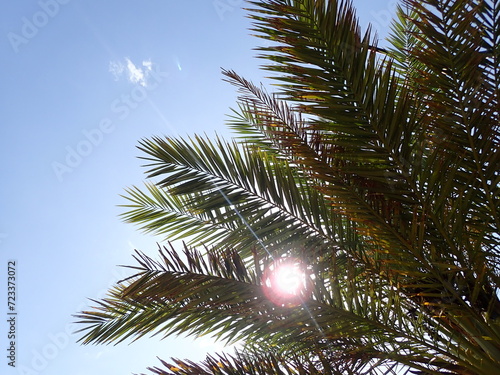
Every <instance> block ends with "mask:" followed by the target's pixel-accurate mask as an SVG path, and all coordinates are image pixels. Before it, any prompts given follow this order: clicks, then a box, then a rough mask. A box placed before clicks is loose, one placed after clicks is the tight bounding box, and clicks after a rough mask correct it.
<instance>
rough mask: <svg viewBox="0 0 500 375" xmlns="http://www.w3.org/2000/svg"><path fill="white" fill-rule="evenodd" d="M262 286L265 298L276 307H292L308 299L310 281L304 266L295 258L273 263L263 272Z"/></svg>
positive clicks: (310, 286)
mask: <svg viewBox="0 0 500 375" xmlns="http://www.w3.org/2000/svg"><path fill="white" fill-rule="evenodd" d="M262 285H263V289H264V294H265V295H266V297H267V298H268V299H269V300H270V301H272V302H273V303H274V304H276V305H278V306H286V307H293V306H297V305H300V304H301V303H303V302H305V301H306V300H307V299H309V298H310V296H311V293H312V280H311V277H310V272H309V270H308V269H307V267H306V265H305V264H304V263H303V262H302V261H301V260H299V259H296V258H281V259H278V260H276V261H274V262H273V263H272V264H271V265H270V266H269V267H268V268H267V269H266V270H265V272H264V275H263V278H262Z"/></svg>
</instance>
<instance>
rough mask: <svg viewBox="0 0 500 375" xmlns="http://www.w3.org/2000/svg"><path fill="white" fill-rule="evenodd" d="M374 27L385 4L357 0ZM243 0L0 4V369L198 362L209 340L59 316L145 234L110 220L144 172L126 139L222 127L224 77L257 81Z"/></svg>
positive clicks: (79, 371)
mask: <svg viewBox="0 0 500 375" xmlns="http://www.w3.org/2000/svg"><path fill="white" fill-rule="evenodd" d="M354 3H355V5H356V6H357V7H358V8H359V13H358V14H359V16H360V17H361V24H362V25H363V26H366V25H367V24H368V22H371V23H373V25H374V28H375V29H378V30H379V31H380V35H381V36H384V35H385V34H386V32H387V31H386V30H387V26H388V20H389V17H390V15H391V14H393V12H394V7H395V3H394V1H392V0H391V1H387V0H376V1H366V0H363V1H361V0H357V1H355V2H354ZM242 6H243V1H242V0H183V1H179V0H177V1H175V0H149V1H145V0H143V1H136V0H121V1H116V0H108V1H101V2H99V1H96V0H87V1H83V0H38V1H34V0H29V1H22V2H20V1H8V2H7V1H4V2H3V3H2V12H0V18H1V22H0V28H1V33H0V35H1V38H0V56H1V63H2V64H1V66H2V69H1V70H0V87H1V91H0V95H1V111H0V124H1V127H0V132H1V136H0V142H1V145H0V146H1V147H0V153H1V161H2V162H1V164H0V168H1V170H0V173H1V176H2V183H1V185H0V192H1V194H0V210H1V211H0V212H1V215H0V301H1V302H0V306H1V307H0V316H1V317H0V322H1V324H0V349H1V351H0V353H2V355H0V369H1V373H2V374H29V375H38V374H53V375H59V374H65V375H87V374H93V375H100V374H102V375H104V374H131V373H140V372H145V370H146V367H147V366H151V365H158V364H159V362H158V360H157V359H156V356H160V357H162V358H165V359H168V358H169V357H179V358H191V359H195V360H198V359H201V358H203V356H204V354H205V352H207V351H210V352H213V351H214V350H218V349H220V346H218V345H217V344H213V343H212V342H211V341H210V340H209V339H197V340H195V341H193V340H191V339H183V338H177V337H172V338H169V339H166V340H163V341H159V340H157V339H143V340H140V341H138V342H135V343H133V344H131V345H128V344H121V345H118V346H85V347H83V346H80V345H78V344H76V343H75V341H76V339H77V338H78V336H77V335H74V334H72V333H71V332H73V331H74V329H75V326H74V325H72V323H71V322H72V321H73V320H74V319H73V318H72V317H71V314H74V313H76V312H78V311H80V310H82V309H84V308H85V307H86V305H87V298H98V297H102V296H104V292H105V291H106V288H107V287H108V286H110V285H111V284H112V283H114V282H116V281H117V280H119V279H121V278H123V277H124V276H126V275H128V273H127V272H126V270H123V269H120V268H118V267H116V266H117V265H118V264H131V263H132V258H131V253H132V251H133V249H134V248H138V249H141V250H144V251H146V252H147V253H149V254H152V255H153V254H155V252H156V248H157V246H156V241H157V240H158V239H157V238H153V237H151V236H147V235H144V234H142V233H139V232H138V231H137V230H136V229H135V228H134V227H133V226H131V225H128V224H124V223H122V222H121V221H120V220H119V218H118V214H119V213H120V209H119V208H118V207H117V205H118V204H120V203H123V200H122V199H121V198H120V197H119V194H121V193H122V192H123V189H124V188H125V187H128V186H131V185H134V184H136V185H140V184H141V181H142V180H143V175H142V170H141V168H140V165H141V162H140V161H139V160H138V159H137V156H138V155H139V153H138V151H137V150H136V148H135V146H136V145H137V143H138V141H139V140H140V139H141V138H145V137H151V136H153V135H167V136H187V135H190V134H194V133H206V134H208V135H214V134H215V133H216V132H217V133H218V134H221V135H224V136H226V137H230V134H229V133H228V131H227V128H226V126H225V121H226V115H227V114H228V113H229V112H230V110H229V108H230V107H234V106H235V99H236V93H235V89H234V88H233V87H231V86H230V85H229V84H227V83H225V82H223V81H222V79H221V78H222V76H221V74H220V68H221V67H223V68H227V69H234V70H236V71H237V72H238V73H239V74H241V75H243V76H245V77H246V78H249V79H251V80H254V81H255V82H259V81H261V80H262V79H263V78H262V77H263V75H264V73H263V72H261V71H259V70H258V66H259V63H260V62H259V61H258V60H257V59H255V58H254V55H255V53H256V52H255V51H253V50H252V48H254V47H256V46H257V45H259V43H262V41H261V40H259V39H257V38H255V37H252V36H250V35H249V31H248V27H249V25H250V24H249V20H247V19H246V18H245V14H246V13H245V11H244V10H242V9H241V7H242ZM9 260H15V261H16V273H17V275H16V276H17V279H16V284H17V300H16V311H17V313H18V315H17V316H16V346H17V348H16V368H12V367H10V366H8V364H7V362H8V359H7V358H6V355H5V353H7V352H8V350H7V349H8V346H9V340H8V338H7V335H8V324H7V317H8V316H7V292H6V291H7V271H8V270H7V263H8V261H9Z"/></svg>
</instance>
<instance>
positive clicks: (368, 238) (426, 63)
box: [78, 0, 500, 375]
mask: <svg viewBox="0 0 500 375" xmlns="http://www.w3.org/2000/svg"><path fill="white" fill-rule="evenodd" d="M250 3H251V4H253V6H255V7H256V8H255V9H251V10H250V11H251V18H252V19H253V20H254V31H255V32H256V33H257V34H258V35H259V36H260V37H262V38H264V39H267V40H268V43H269V44H268V45H267V46H266V47H262V48H259V50H260V51H261V53H262V54H261V56H260V57H262V58H264V59H265V60H266V61H267V65H265V69H267V70H268V71H269V72H271V74H273V75H274V77H272V78H274V79H276V80H277V86H278V88H279V90H280V91H279V92H278V93H277V94H269V93H268V92H267V91H266V90H265V89H264V88H263V87H258V86H256V85H254V84H253V83H251V82H249V81H248V80H246V79H244V78H242V77H240V76H239V75H238V74H237V73H236V72H234V71H231V70H224V71H223V74H224V77H225V80H227V81H228V82H230V83H231V84H232V85H234V86H235V87H236V88H237V89H238V91H239V94H240V97H239V103H238V109H237V110H234V111H233V115H232V116H231V118H230V126H231V127H232V128H233V129H234V130H236V132H237V133H238V137H239V139H237V140H236V141H233V142H226V141H223V140H221V139H219V138H217V139H216V140H214V141H210V140H208V139H206V138H203V137H199V136H197V137H195V138H192V139H191V138H190V139H182V138H177V139H173V138H160V137H154V138H152V139H149V140H143V141H142V142H141V143H140V147H139V149H140V150H141V151H142V152H143V153H144V154H145V156H144V157H143V159H144V160H146V162H147V164H146V168H147V177H148V178H149V181H148V183H147V184H146V187H145V189H140V188H137V187H133V188H131V189H128V190H127V192H126V195H125V198H126V199H127V200H128V202H127V204H126V205H124V207H126V210H127V211H126V212H125V213H124V214H123V215H122V218H123V219H124V220H125V221H127V222H131V223H135V224H138V225H139V226H140V227H141V229H143V230H144V231H146V232H151V233H153V234H160V235H163V236H166V237H167V239H170V240H173V239H182V240H185V241H188V243H189V245H193V246H198V248H203V249H204V250H203V252H201V251H198V250H195V249H193V248H191V247H188V246H185V247H184V252H183V253H182V254H178V253H176V252H175V250H174V249H173V248H166V247H164V248H162V249H161V250H160V260H159V261H155V260H153V259H152V258H150V257H148V256H147V255H145V254H144V253H139V252H138V253H137V255H136V260H137V261H138V266H133V267H131V268H133V269H135V270H136V271H137V273H136V274H135V275H133V276H131V277H130V278H128V279H127V280H124V281H123V282H121V283H119V284H117V285H116V286H115V287H114V288H113V289H111V291H110V293H109V295H108V297H107V298H105V299H103V300H102V301H95V302H96V303H97V306H96V307H95V308H94V310H92V311H87V312H83V313H81V314H79V315H78V318H79V319H80V323H83V324H85V328H84V329H82V332H84V337H83V338H82V342H84V343H117V342H121V341H123V340H126V339H137V338H140V337H143V336H145V335H154V334H157V335H160V336H168V335H172V334H178V333H182V334H187V335H195V336H199V335H211V336H213V337H216V338H218V339H221V340H224V341H226V342H235V341H239V340H241V341H242V342H243V343H244V346H243V350H244V351H243V353H237V354H236V355H235V356H229V355H221V356H215V357H212V356H209V357H208V358H207V360H206V361H204V362H202V363H199V364H196V363H192V362H189V361H181V360H174V361H173V362H172V363H169V362H162V363H163V365H164V366H165V369H164V370H162V369H160V368H151V371H153V373H155V374H173V373H180V374H195V373H197V374H241V373H252V374H264V373H266V374H274V373H276V374H306V373H307V374H308V373H311V374H315V373H325V374H339V375H340V374H372V373H373V374H375V373H387V374H399V373H400V372H401V371H406V370H408V371H411V373H415V374H464V375H465V374H466V375H473V374H474V375H476V374H480V375H490V374H493V373H496V372H498V364H499V363H500V298H499V296H500V293H499V288H500V272H499V271H500V268H499V262H498V257H499V255H500V254H499V251H500V236H499V235H498V233H499V224H500V214H499V212H500V190H499V189H500V172H499V168H498V166H499V165H500V134H499V130H500V127H499V112H500V111H499V104H498V93H499V83H500V78H499V71H500V69H499V68H498V66H499V64H498V63H499V60H500V59H499V56H500V55H499V53H500V47H499V43H500V25H499V23H500V1H498V0H469V1H455V0H443V1H434V0H421V1H420V0H418V1H417V0H405V1H404V3H403V4H402V5H401V6H400V7H399V8H398V14H397V20H396V21H395V23H394V24H393V27H392V35H391V37H390V38H389V42H390V43H391V44H392V47H390V48H388V49H387V51H386V53H385V54H383V55H381V54H380V53H378V51H380V50H379V49H377V47H376V45H375V44H374V40H373V38H372V37H371V34H370V33H371V31H370V30H368V32H366V33H365V34H364V35H362V34H361V32H360V28H359V25H358V23H357V20H356V17H355V13H354V10H353V8H352V5H351V3H350V2H349V1H336V0H263V1H253V2H250ZM282 257H297V258H299V259H300V260H301V261H304V262H305V263H306V264H307V267H308V268H307V269H308V271H307V272H308V277H309V278H310V281H313V284H314V287H313V288H311V291H310V295H309V294H308V295H307V296H305V297H304V298H303V299H302V300H301V301H300V303H295V304H292V305H285V304H279V303H278V304H277V303H273V302H272V301H271V300H270V298H268V295H266V293H265V291H266V286H265V285H261V284H263V280H264V279H263V276H262V275H263V274H265V273H266V269H268V267H269V265H270V264H272V262H273V261H274V260H276V259H281V258H282ZM401 365H402V366H405V370H401V369H399V368H398V367H397V366H401ZM410 369H411V370H410ZM398 371H399V372H398Z"/></svg>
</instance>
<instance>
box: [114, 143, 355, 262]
mask: <svg viewBox="0 0 500 375" xmlns="http://www.w3.org/2000/svg"><path fill="white" fill-rule="evenodd" d="M140 149H141V150H142V151H144V152H145V153H146V154H147V155H148V156H147V157H145V159H147V160H148V162H149V163H148V165H147V167H148V172H147V173H148V176H149V177H150V178H156V177H161V178H160V179H159V181H158V182H157V183H156V184H154V185H152V184H150V185H148V186H147V189H148V191H147V192H143V191H141V190H140V189H138V188H133V189H129V190H128V195H127V196H126V198H127V199H128V200H129V204H127V205H125V207H127V208H129V209H130V210H129V211H127V212H126V213H124V214H123V215H122V217H123V218H124V219H125V220H126V221H128V222H133V223H138V224H140V225H142V229H144V230H146V231H150V232H153V233H156V234H168V235H169V236H170V237H169V238H170V239H176V238H185V237H186V236H191V238H190V241H191V243H192V244H207V245H210V244H219V243H224V246H226V247H229V246H234V247H235V248H238V249H240V250H241V251H243V252H244V254H246V255H247V256H249V255H251V253H250V250H251V249H255V248H258V250H259V251H262V250H263V249H262V247H265V248H267V247H269V249H285V248H286V249H293V248H296V247H300V246H306V247H308V248H310V249H314V248H325V247H328V248H330V249H331V250H333V249H338V245H339V241H340V238H341V236H340V235H339V234H338V230H343V231H345V230H347V229H346V227H348V226H349V223H348V222H347V221H345V220H344V219H342V218H340V217H339V216H338V215H336V214H335V213H334V212H332V211H331V210H330V205H329V203H328V201H327V200H325V199H324V197H323V196H322V195H321V194H320V193H319V192H318V191H317V190H316V189H314V187H313V186H310V185H311V184H310V183H309V182H307V181H306V180H304V179H303V178H299V175H298V173H297V171H296V170H295V169H294V168H292V167H290V166H289V165H288V164H287V163H285V162H284V161H283V160H280V159H279V158H277V157H275V156H273V155H270V154H268V153H266V152H264V151H259V150H248V149H244V148H241V147H240V146H239V145H238V144H235V143H226V142H223V141H222V140H218V141H217V142H216V143H212V142H211V141H209V140H207V139H204V138H201V137H197V138H196V139H195V140H192V141H191V142H189V141H184V140H182V139H161V138H153V139H152V140H145V141H143V142H142V143H141V146H140ZM326 244H327V246H325V245H326ZM276 251H279V250H276ZM281 251H287V250H281Z"/></svg>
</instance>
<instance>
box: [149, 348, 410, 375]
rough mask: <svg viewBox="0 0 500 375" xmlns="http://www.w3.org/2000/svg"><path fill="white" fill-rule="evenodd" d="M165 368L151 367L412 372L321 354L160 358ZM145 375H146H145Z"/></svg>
mask: <svg viewBox="0 0 500 375" xmlns="http://www.w3.org/2000/svg"><path fill="white" fill-rule="evenodd" d="M160 362H161V364H162V366H163V368H160V367H150V368H148V370H149V371H151V373H152V374H155V375H298V374H304V375H305V374H308V375H320V374H321V375H389V374H390V375H393V374H398V375H406V374H408V373H409V372H408V371H404V370H402V369H401V368H396V367H394V366H385V368H377V367H375V366H373V365H372V366H368V365H365V364H363V363H360V364H358V363H355V362H349V363H345V361H342V360H338V361H335V360H333V358H331V357H328V356H325V355H322V354H317V355H315V356H314V357H313V356H311V357H299V356H297V355H295V356H292V357H284V356H281V355H279V354H274V353H272V352H268V353H263V354H253V353H252V354H249V353H241V352H236V353H235V354H234V355H229V354H223V355H222V354H221V355H217V356H210V355H209V356H207V358H206V359H205V360H204V361H203V362H202V363H195V362H192V361H186V360H180V359H172V360H171V361H170V362H167V361H164V360H161V359H160ZM143 375H144V374H143Z"/></svg>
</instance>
